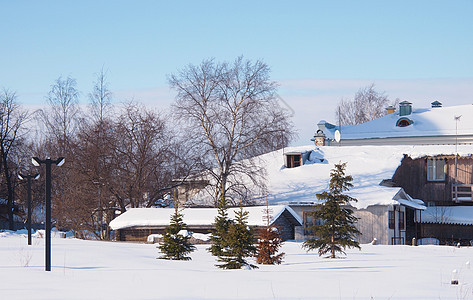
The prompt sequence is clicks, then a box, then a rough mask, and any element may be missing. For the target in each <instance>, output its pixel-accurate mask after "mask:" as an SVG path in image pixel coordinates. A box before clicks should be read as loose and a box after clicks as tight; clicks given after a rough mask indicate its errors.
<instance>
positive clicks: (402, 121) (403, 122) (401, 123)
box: [397, 120, 411, 127]
mask: <svg viewBox="0 0 473 300" xmlns="http://www.w3.org/2000/svg"><path fill="white" fill-rule="evenodd" d="M409 125H411V123H409V121H407V120H401V121H399V123H398V124H397V126H399V127H407V126H409Z"/></svg>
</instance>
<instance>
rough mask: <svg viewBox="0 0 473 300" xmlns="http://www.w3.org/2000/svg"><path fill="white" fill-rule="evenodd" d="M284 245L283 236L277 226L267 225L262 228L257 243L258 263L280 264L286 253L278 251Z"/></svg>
mask: <svg viewBox="0 0 473 300" xmlns="http://www.w3.org/2000/svg"><path fill="white" fill-rule="evenodd" d="M281 246H282V240H281V236H280V234H279V230H278V228H276V227H272V226H266V227H265V228H262V229H261V230H260V233H259V236H258V242H257V244H256V249H257V254H256V263H258V264H264V265H274V264H278V265H279V264H280V263H281V262H282V259H283V257H284V255H285V253H284V252H283V253H279V254H277V253H278V251H279V248H281Z"/></svg>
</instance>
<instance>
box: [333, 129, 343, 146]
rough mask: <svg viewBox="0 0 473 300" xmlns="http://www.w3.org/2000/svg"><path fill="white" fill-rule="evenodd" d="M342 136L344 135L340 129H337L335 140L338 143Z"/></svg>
mask: <svg viewBox="0 0 473 300" xmlns="http://www.w3.org/2000/svg"><path fill="white" fill-rule="evenodd" d="M341 137H342V135H341V133H340V131H338V130H335V141H336V142H337V143H340V139H341Z"/></svg>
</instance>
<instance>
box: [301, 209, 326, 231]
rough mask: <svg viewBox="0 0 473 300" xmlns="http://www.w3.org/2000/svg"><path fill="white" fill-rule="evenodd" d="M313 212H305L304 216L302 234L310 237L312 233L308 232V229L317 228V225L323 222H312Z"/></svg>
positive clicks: (320, 220) (318, 220)
mask: <svg viewBox="0 0 473 300" xmlns="http://www.w3.org/2000/svg"><path fill="white" fill-rule="evenodd" d="M312 213H313V212H307V211H305V212H304V213H303V214H304V234H305V235H312V231H311V230H310V227H312V226H318V225H323V224H324V223H325V222H324V220H322V219H316V220H314V217H313V215H312Z"/></svg>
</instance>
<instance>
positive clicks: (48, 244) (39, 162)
mask: <svg viewBox="0 0 473 300" xmlns="http://www.w3.org/2000/svg"><path fill="white" fill-rule="evenodd" d="M64 161H65V160H64V157H60V158H58V159H57V160H52V159H50V158H46V159H45V160H41V159H39V158H37V157H33V158H32V159H31V162H32V163H33V165H35V166H36V167H39V166H40V165H42V164H44V165H46V190H45V192H46V228H45V231H46V243H45V244H46V259H45V260H46V267H45V270H46V271H51V165H52V164H55V165H56V166H58V167H60V166H62V165H63V164H64Z"/></svg>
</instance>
